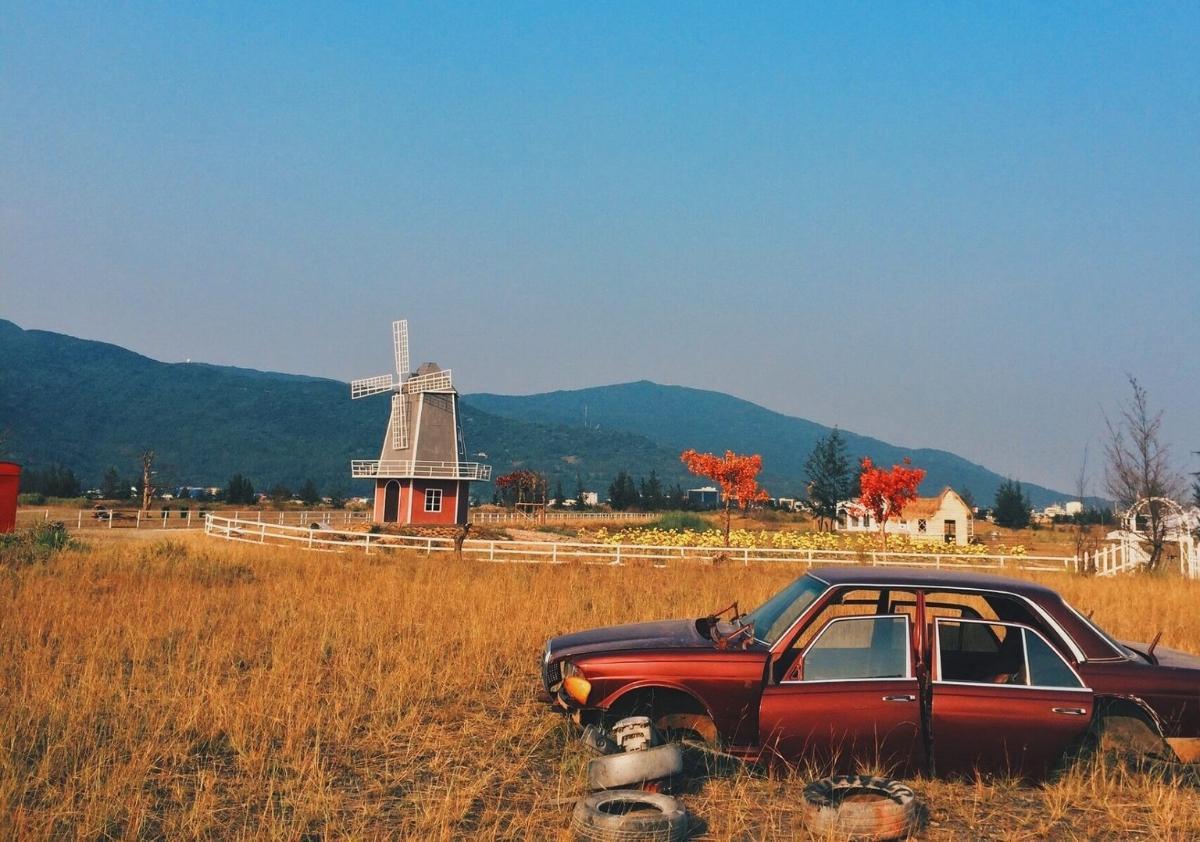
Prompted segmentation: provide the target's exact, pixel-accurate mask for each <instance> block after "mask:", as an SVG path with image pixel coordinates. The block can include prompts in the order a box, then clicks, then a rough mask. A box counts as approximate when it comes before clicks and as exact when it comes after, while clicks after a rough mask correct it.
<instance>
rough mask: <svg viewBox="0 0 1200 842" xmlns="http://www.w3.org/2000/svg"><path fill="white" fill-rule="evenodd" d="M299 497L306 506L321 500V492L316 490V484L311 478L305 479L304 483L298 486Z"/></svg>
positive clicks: (313, 504)
mask: <svg viewBox="0 0 1200 842" xmlns="http://www.w3.org/2000/svg"><path fill="white" fill-rule="evenodd" d="M300 499H301V500H302V501H303V502H304V505H306V506H315V505H316V504H317V503H320V502H321V492H320V491H318V490H317V484H316V483H315V482H313V481H312V480H311V479H306V480H305V481H304V485H302V486H301V487H300Z"/></svg>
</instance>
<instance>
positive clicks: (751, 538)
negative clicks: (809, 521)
mask: <svg viewBox="0 0 1200 842" xmlns="http://www.w3.org/2000/svg"><path fill="white" fill-rule="evenodd" d="M579 538H580V540H581V541H585V542H594V543H597V544H641V545H644V546H653V547H723V546H725V536H724V535H723V534H722V532H721V530H719V529H706V530H702V531H697V530H692V529H648V528H638V527H629V528H627V529H622V530H620V531H617V532H609V531H608V530H607V529H605V528H604V527H601V528H600V529H596V530H593V531H587V530H585V531H582V532H580V533H579ZM729 546H730V547H736V548H737V549H743V548H747V549H777V550H842V551H849V552H870V551H872V550H878V549H880V546H879V538H878V536H875V535H867V534H863V533H856V534H844V533H838V532H768V531H766V530H761V531H754V530H750V529H734V530H732V531H730V533H729ZM887 548H888V550H889V551H891V552H894V553H925V554H928V555H935V554H937V555H1025V548H1024V547H1023V546H1020V545H1016V546H1011V547H1006V546H994V547H992V546H985V545H983V544H944V543H942V542H940V541H914V540H912V539H911V538H908V537H905V536H903V535H889V536H888V544H887Z"/></svg>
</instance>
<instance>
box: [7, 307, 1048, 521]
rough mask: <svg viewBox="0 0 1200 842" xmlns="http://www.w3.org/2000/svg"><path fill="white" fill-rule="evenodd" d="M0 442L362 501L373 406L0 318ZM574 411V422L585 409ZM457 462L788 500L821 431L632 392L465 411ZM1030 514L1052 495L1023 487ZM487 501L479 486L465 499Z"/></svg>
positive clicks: (682, 397)
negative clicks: (462, 455)
mask: <svg viewBox="0 0 1200 842" xmlns="http://www.w3.org/2000/svg"><path fill="white" fill-rule="evenodd" d="M0 360H2V361H3V364H2V365H0V432H3V431H7V433H8V439H7V444H6V449H7V450H8V452H9V453H8V456H9V458H13V459H15V460H16V461H18V462H22V463H24V464H27V465H30V466H31V467H46V466H48V465H50V464H54V463H60V464H63V465H65V466H67V467H70V468H71V469H73V470H74V471H75V473H76V474H77V475H78V476H79V477H80V478H81V479H82V480H83V481H84V482H85V484H88V485H96V484H98V483H99V481H100V478H101V476H102V475H103V473H104V471H105V470H106V469H107V468H109V467H110V466H114V467H116V468H117V469H118V471H119V472H120V473H121V474H122V476H125V477H130V478H132V477H133V476H135V474H136V473H137V471H138V461H137V457H138V454H139V453H141V452H142V451H143V450H146V449H153V450H154V451H155V452H156V454H157V465H158V468H159V470H160V481H161V482H162V483H163V484H179V485H223V484H224V483H225V482H226V481H227V480H228V478H229V477H230V476H231V475H232V474H234V473H237V472H240V473H243V474H245V475H246V476H248V477H249V478H250V479H251V480H252V481H253V482H254V484H255V486H256V487H258V488H266V487H269V486H270V485H273V484H275V483H277V482H282V483H284V484H287V485H289V486H291V487H293V488H295V487H297V486H298V485H299V484H300V483H301V482H302V481H303V480H305V479H307V478H311V479H313V480H314V481H315V482H316V483H317V485H318V486H319V487H320V488H321V489H323V490H326V491H333V490H341V491H345V492H361V491H362V490H363V489H364V485H363V484H362V483H359V484H357V485H356V484H354V483H352V482H351V480H350V479H349V462H350V460H351V459H353V458H368V459H369V458H374V457H375V456H376V455H377V454H378V451H379V445H380V442H381V437H382V435H383V431H384V426H385V424H386V420H387V414H388V411H389V405H388V402H387V400H386V399H384V398H379V399H375V400H371V399H367V400H361V401H351V400H350V397H349V389H348V388H347V386H346V384H345V383H340V382H338V381H335V380H327V379H322V378H316V377H306V376H301V375H292V374H279V373H274V372H262V371H255V370H252V369H243V368H233V367H228V366H214V365H206V364H203V363H163V362H158V361H156V360H152V359H150V358H148V357H144V356H141V355H140V354H136V353H134V352H132V351H129V350H126V349H124V348H121V347H118V346H116V345H110V344H107V343H103V342H95V341H90V340H83V339H76V338H74V337H70V336H65V335H62V334H57V333H50V332H46V331H39V330H23V329H22V328H20V327H18V326H17V325H15V324H13V323H12V322H8V321H4V320H2V319H0ZM585 405H586V406H587V414H588V415H587V419H588V420H587V423H586V425H585V422H584V406H585ZM462 407H463V428H464V431H465V435H466V439H467V450H468V453H469V454H478V453H485V454H487V455H486V457H483V456H470V457H469V458H477V459H479V461H487V462H490V463H491V464H492V465H493V466H494V467H495V470H496V472H497V473H503V472H506V471H508V470H511V469H512V468H514V467H525V468H532V469H534V470H538V471H541V472H543V473H545V474H547V475H548V476H549V478H550V481H551V487H552V488H553V486H554V484H555V482H556V481H561V482H562V484H563V487H564V489H565V490H566V491H567V493H568V494H571V493H573V492H574V490H575V488H576V483H582V484H583V485H584V486H586V487H588V488H594V489H600V490H601V491H603V490H604V489H606V488H607V487H608V484H609V482H610V481H611V479H612V478H613V476H615V474H616V473H617V472H618V471H620V470H627V471H629V472H630V473H632V474H633V475H635V476H645V475H646V474H648V473H649V472H650V471H651V470H655V471H657V472H658V474H659V476H660V477H662V478H663V480H664V482H667V483H672V482H677V481H678V482H687V481H688V478H687V475H686V474H685V472H684V471H683V468H682V466H681V465H680V463H679V451H680V450H682V449H684V448H686V447H696V448H698V449H701V450H725V449H726V448H729V449H733V450H737V451H742V452H758V453H762V454H763V458H764V462H765V467H764V471H763V476H762V479H763V483H764V485H765V486H766V487H767V488H768V489H769V490H770V491H771V493H772V494H775V495H781V496H782V495H795V494H797V493H798V492H799V491H800V490H801V488H802V485H803V463H804V459H805V457H806V456H807V454H808V452H809V451H810V450H811V449H812V445H813V443H814V442H815V441H816V439H817V438H818V437H820V436H821V435H824V434H825V433H826V432H828V430H827V428H825V427H822V426H821V425H819V424H814V423H813V422H811V421H805V420H804V419H800V418H790V417H788V416H784V415H780V414H779V413H775V412H772V411H770V410H767V409H764V408H763V407H760V406H756V405H755V404H752V403H748V402H746V401H742V400H739V399H737V398H733V397H730V396H729V395H724V394H720V393H717V392H707V391H702V390H699V389H688V388H683V387H678V386H660V385H657V384H654V383H649V382H646V381H642V382H638V383H627V384H620V385H615V386H603V387H597V388H591V389H581V390H577V391H570V392H553V393H549V394H543V395H530V396H525V397H511V396H501V395H489V394H480V395H468V396H465V397H464V398H463V401H462ZM846 438H847V441H848V443H849V449H850V452H851V454H852V455H853V456H859V455H870V456H872V457H873V458H875V459H877V460H879V461H882V462H886V463H890V462H891V461H895V460H898V459H899V458H900V457H901V456H903V455H906V454H907V455H911V456H912V457H913V460H914V461H915V462H916V463H917V464H918V465H920V466H921V467H924V468H926V469H927V470H928V471H929V477H928V479H927V480H926V483H925V486H924V489H923V490H925V491H927V492H932V491H936V490H938V489H940V488H941V487H942V486H943V485H952V486H954V487H955V488H960V489H961V488H968V489H970V491H971V492H972V493H973V494H974V495H975V498H976V500H978V501H981V502H982V501H989V500H990V499H991V497H992V495H993V493H994V491H995V488H996V486H997V485H998V484H999V482H1000V480H1001V477H1000V476H999V475H997V474H995V473H993V472H991V471H988V470H987V469H986V468H983V467H981V466H979V465H975V464H972V463H970V462H968V461H967V460H965V459H962V458H960V457H958V456H955V455H954V454H951V453H946V452H944V451H938V450H906V449H901V448H898V447H895V446H893V445H890V444H887V443H885V442H881V441H877V440H875V439H870V438H866V437H863V436H857V435H854V434H853V433H846ZM1027 488H1028V490H1029V492H1030V496H1031V498H1032V500H1033V502H1034V503H1035V504H1041V503H1043V502H1047V501H1049V500H1053V499H1061V498H1062V497H1063V495H1062V494H1059V493H1056V492H1052V491H1049V490H1047V489H1042V488H1039V487H1037V486H1027ZM479 491H480V493H481V494H482V495H483V496H488V495H489V492H488V491H487V488H486V486H484V487H481V488H480V489H479Z"/></svg>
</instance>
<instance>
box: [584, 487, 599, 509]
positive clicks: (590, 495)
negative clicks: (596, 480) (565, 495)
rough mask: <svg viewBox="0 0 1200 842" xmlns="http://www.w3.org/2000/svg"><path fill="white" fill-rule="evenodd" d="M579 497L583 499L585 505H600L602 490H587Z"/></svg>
mask: <svg viewBox="0 0 1200 842" xmlns="http://www.w3.org/2000/svg"><path fill="white" fill-rule="evenodd" d="M579 499H580V500H582V501H583V505H585V506H599V505H600V492H598V491H585V492H583V493H582V494H581V495H580V496H579Z"/></svg>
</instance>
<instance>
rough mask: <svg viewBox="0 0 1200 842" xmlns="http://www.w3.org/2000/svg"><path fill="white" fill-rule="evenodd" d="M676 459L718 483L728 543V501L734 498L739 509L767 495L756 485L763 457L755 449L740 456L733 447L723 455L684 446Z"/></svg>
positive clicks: (764, 498)
mask: <svg viewBox="0 0 1200 842" xmlns="http://www.w3.org/2000/svg"><path fill="white" fill-rule="evenodd" d="M679 459H680V460H681V461H682V462H683V464H684V465H686V466H687V469H688V470H689V471H691V472H692V473H693V474H697V475H698V476H702V477H708V478H709V479H711V480H713V481H714V482H715V483H717V485H719V486H721V496H722V497H723V498H724V499H725V546H727V547H728V546H729V514H730V505H731V504H732V503H733V502H734V501H736V502H737V504H738V505H739V506H741V507H742V509H748V508H750V504H751V503H761V502H762V501H764V500H767V499H770V498H769V497H768V496H767V492H766V491H764V490H763V489H761V488H759V487H758V472H759V471H761V470H762V457H761V456H759V455H758V454H757V453H755V454H753V455H752V456H739V455H738V454H736V453H734V452H733V451H732V450H726V451H725V456H724V457H721V456H717V455H715V454H712V453H697V452H696V451H694V450H685V451H683V453H681V454H679Z"/></svg>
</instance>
